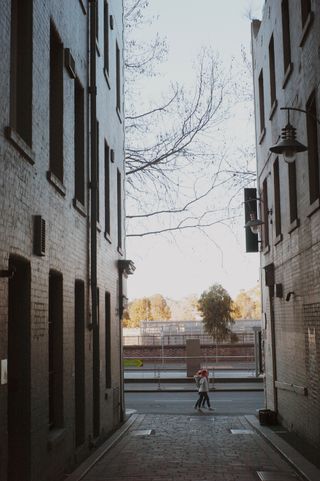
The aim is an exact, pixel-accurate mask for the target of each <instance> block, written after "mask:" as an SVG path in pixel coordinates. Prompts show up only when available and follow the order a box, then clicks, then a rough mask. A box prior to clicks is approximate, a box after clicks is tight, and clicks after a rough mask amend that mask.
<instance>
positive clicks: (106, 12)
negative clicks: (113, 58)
mask: <svg viewBox="0 0 320 481" xmlns="http://www.w3.org/2000/svg"><path fill="white" fill-rule="evenodd" d="M104 69H105V71H106V73H107V74H109V4H108V2H107V0H105V2H104Z"/></svg>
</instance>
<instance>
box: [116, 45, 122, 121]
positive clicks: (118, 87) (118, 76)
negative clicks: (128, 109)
mask: <svg viewBox="0 0 320 481" xmlns="http://www.w3.org/2000/svg"><path fill="white" fill-rule="evenodd" d="M120 69H121V63H120V49H119V47H118V43H117V42H116V106H117V111H118V112H121V74H120Z"/></svg>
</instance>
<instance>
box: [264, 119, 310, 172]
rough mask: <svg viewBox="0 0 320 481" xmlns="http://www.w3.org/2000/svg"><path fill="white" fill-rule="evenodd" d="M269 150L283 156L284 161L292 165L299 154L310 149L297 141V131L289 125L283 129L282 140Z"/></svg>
mask: <svg viewBox="0 0 320 481" xmlns="http://www.w3.org/2000/svg"><path fill="white" fill-rule="evenodd" d="M269 150H270V152H273V153H274V154H282V155H283V156H284V160H285V161H286V162H288V163H290V162H294V159H295V154H296V153H297V152H305V151H306V150H308V148H307V147H306V146H305V145H303V144H301V142H299V141H298V140H297V139H296V129H295V128H294V127H293V126H292V125H291V124H290V123H288V124H287V125H286V126H285V127H284V128H283V129H282V133H281V140H279V142H278V143H277V144H276V145H273V146H272V147H270V149H269Z"/></svg>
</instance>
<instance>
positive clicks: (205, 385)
mask: <svg viewBox="0 0 320 481" xmlns="http://www.w3.org/2000/svg"><path fill="white" fill-rule="evenodd" d="M208 375H209V373H208V371H207V370H206V369H203V370H202V371H201V379H200V382H199V392H200V393H202V399H201V403H200V407H203V408H204V407H205V403H207V407H208V409H209V411H213V408H212V407H211V405H210V399H209V379H208ZM200 395H201V394H200Z"/></svg>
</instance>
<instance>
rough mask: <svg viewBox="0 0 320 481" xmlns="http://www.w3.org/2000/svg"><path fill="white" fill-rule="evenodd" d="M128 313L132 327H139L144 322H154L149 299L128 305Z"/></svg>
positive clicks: (145, 298) (144, 298) (138, 300)
mask: <svg viewBox="0 0 320 481" xmlns="http://www.w3.org/2000/svg"><path fill="white" fill-rule="evenodd" d="M128 313H129V318H130V326H128V327H139V326H140V322H141V321H143V320H146V319H148V320H153V317H152V312H151V301H150V299H149V298H148V297H143V298H142V299H135V300H134V301H132V302H130V303H129V305H128Z"/></svg>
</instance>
